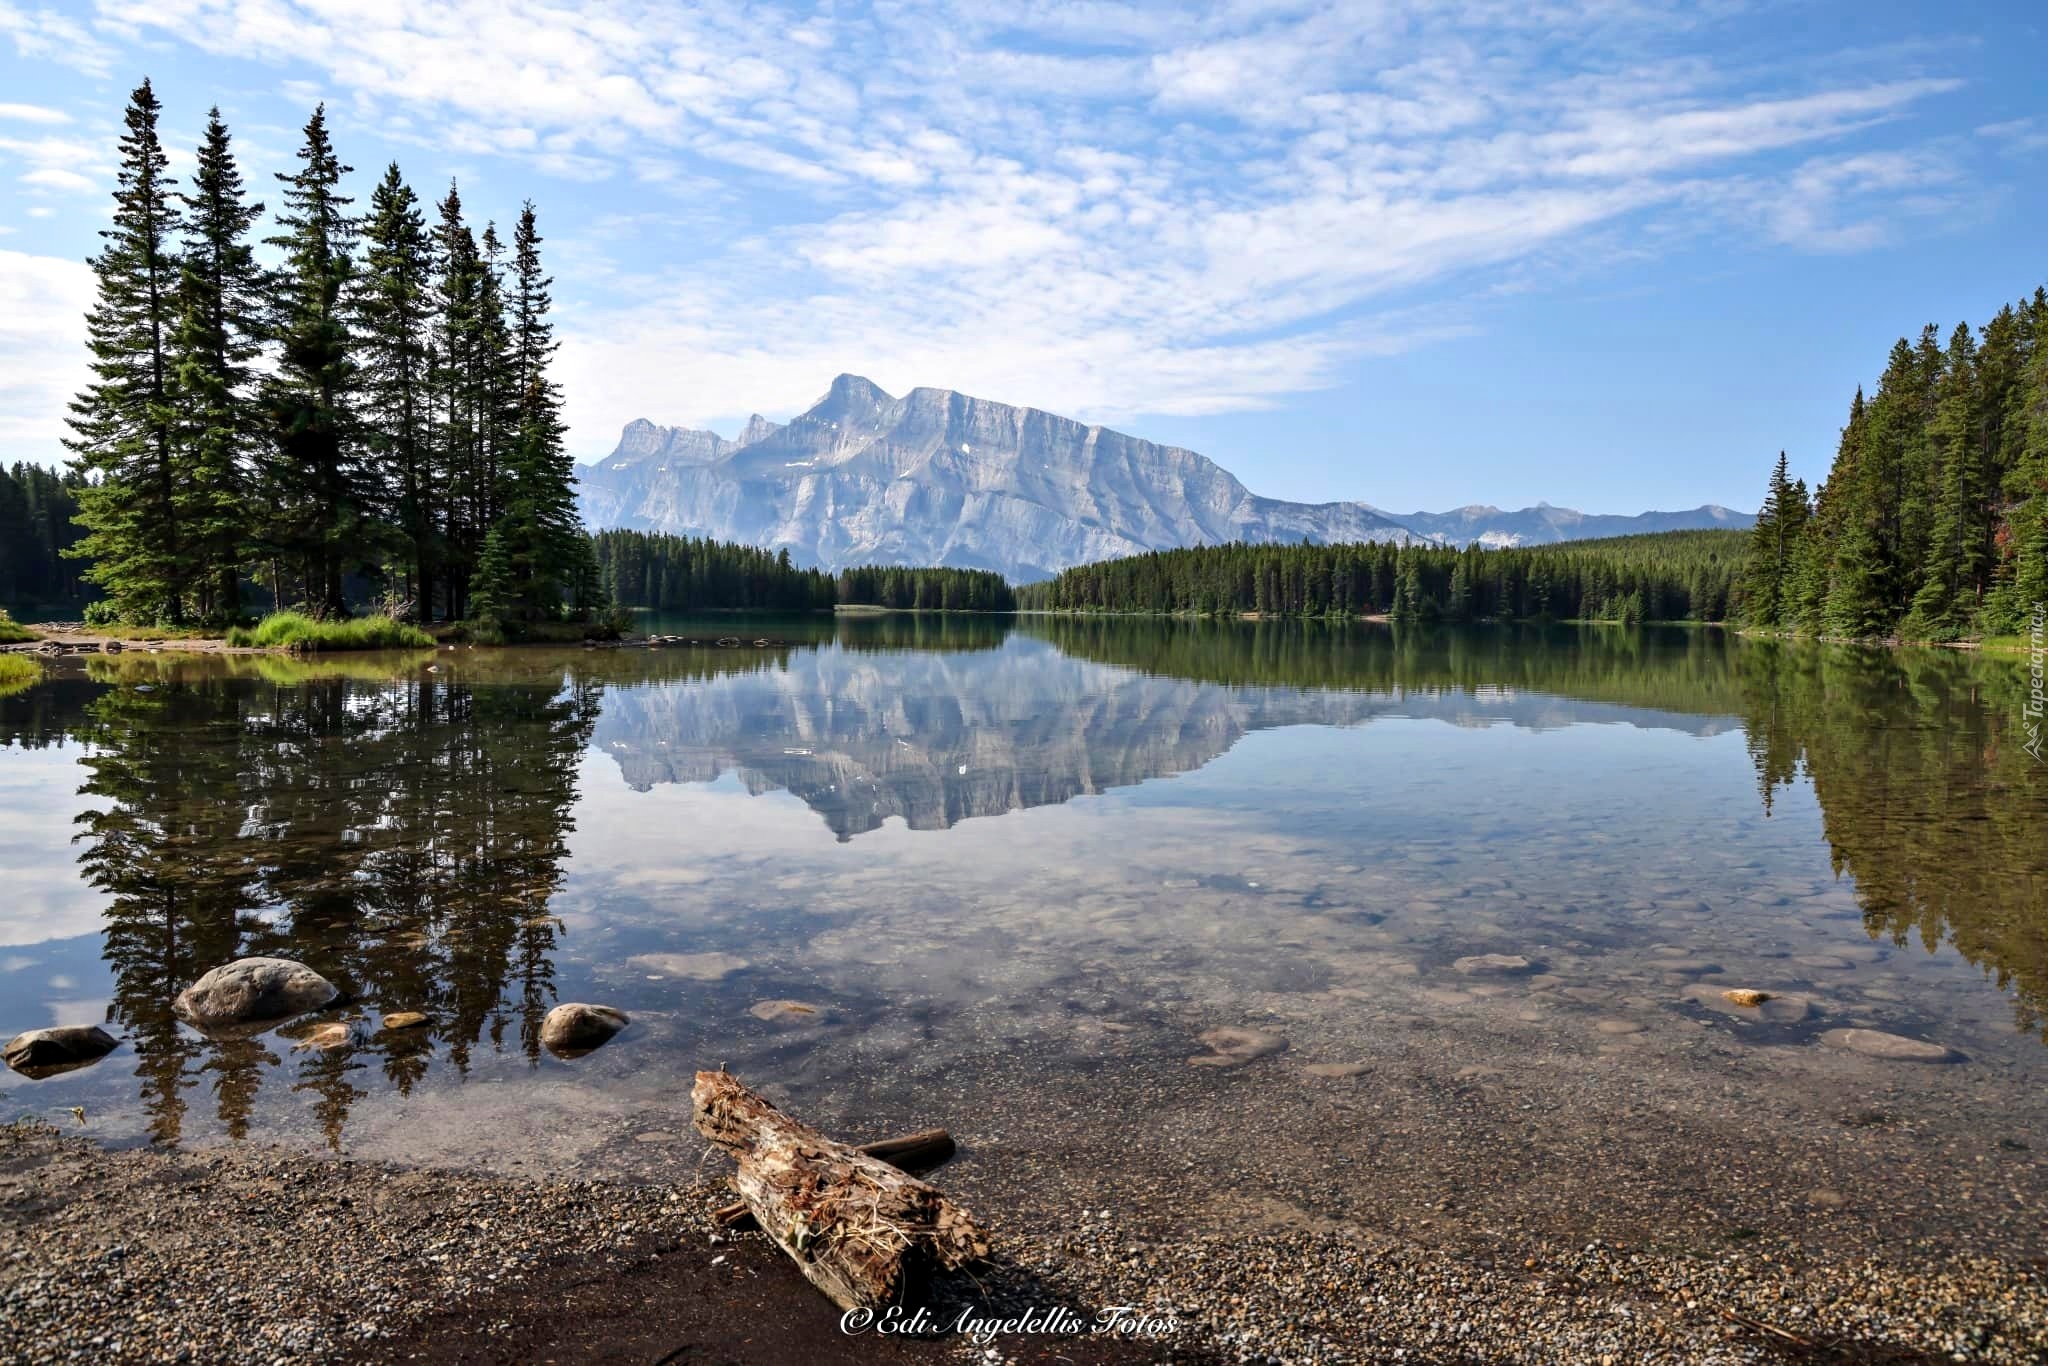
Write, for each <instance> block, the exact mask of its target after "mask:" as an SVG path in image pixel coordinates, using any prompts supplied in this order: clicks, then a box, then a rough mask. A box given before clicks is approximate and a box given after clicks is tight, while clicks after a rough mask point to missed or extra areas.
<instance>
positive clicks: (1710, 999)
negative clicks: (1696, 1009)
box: [1684, 982, 1813, 1024]
mask: <svg viewBox="0 0 2048 1366" xmlns="http://www.w3.org/2000/svg"><path fill="white" fill-rule="evenodd" d="M1684 996H1685V999H1686V1000H1688V1001H1691V1002H1692V1003H1693V1004H1694V1005H1698V1006H1705V1007H1706V1008H1707V1009H1708V1010H1711V1011H1714V1012H1715V1013H1716V1014H1720V1015H1730V1016H1733V1017H1734V1018H1736V1019H1738V1020H1744V1021H1750V1020H1761V1021H1763V1022H1764V1023H1765V1024H1798V1023H1799V1022H1800V1021H1801V1020H1803V1019H1805V1018H1806V1017H1807V1016H1809V1015H1811V1014H1812V1013H1813V1003H1812V1002H1810V1001H1808V1000H1807V999H1806V998H1805V997H1804V996H1776V995H1774V996H1772V997H1771V998H1770V999H1769V1000H1766V1001H1764V1002H1762V1003H1761V1004H1758V1005H1754V1006H1743V1005H1737V1004H1736V1003H1735V1002H1733V1001H1731V1000H1729V999H1728V996H1727V994H1726V993H1725V992H1723V991H1722V990H1721V989H1720V988H1719V987H1710V986H1706V985H1704V984H1702V983H1699V982H1695V983H1693V984H1692V985H1691V986H1689V987H1687V988H1686V989H1685V992H1684Z"/></svg>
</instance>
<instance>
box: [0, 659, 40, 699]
mask: <svg viewBox="0 0 2048 1366" xmlns="http://www.w3.org/2000/svg"><path fill="white" fill-rule="evenodd" d="M42 676H43V666H42V665H40V664H38V663H36V662H35V661H34V660H33V659H30V658H29V657H28V656H26V655H0V697H5V696H7V695H8V694H9V693H17V692H20V691H21V690H22V689H24V688H26V687H28V686H29V685H30V684H32V683H34V682H35V681H36V680H37V679H39V678H41V677H42Z"/></svg>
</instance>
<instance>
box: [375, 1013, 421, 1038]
mask: <svg viewBox="0 0 2048 1366" xmlns="http://www.w3.org/2000/svg"><path fill="white" fill-rule="evenodd" d="M427 1023H428V1020H427V1017H426V1016H425V1015H424V1014H422V1013H421V1012H419V1011H417V1010H394V1011H392V1012H391V1013H390V1014H389V1015H386V1016H385V1017H384V1027H385V1028H386V1029H388V1030H390V1031H391V1032H392V1033H394V1034H395V1033H397V1032H398V1031H399V1030H401V1029H418V1028H420V1027H421V1026H422V1025H425V1024H427Z"/></svg>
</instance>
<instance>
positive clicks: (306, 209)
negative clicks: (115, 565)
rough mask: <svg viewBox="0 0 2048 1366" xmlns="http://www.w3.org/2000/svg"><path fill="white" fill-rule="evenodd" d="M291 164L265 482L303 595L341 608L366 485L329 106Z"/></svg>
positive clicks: (347, 237) (321, 610)
mask: <svg viewBox="0 0 2048 1366" xmlns="http://www.w3.org/2000/svg"><path fill="white" fill-rule="evenodd" d="M299 163H300V164H299V169H298V170H297V171H295V172H293V173H292V174H290V175H285V174H283V173H280V174H279V175H278V180H279V181H280V182H282V183H283V185H284V187H285V188H284V202H285V211H284V213H283V214H281V215H280V216H279V219H278V222H279V225H280V226H281V227H282V228H283V229H284V231H283V232H282V233H281V234H280V235H278V236H277V237H274V238H271V239H269V240H270V242H271V245H273V246H276V247H279V248H280V249H282V251H283V252H284V256H285V264H284V269H283V270H282V271H281V272H280V274H279V275H278V277H277V282H276V286H275V291H276V300H275V303H276V321H275V324H274V326H275V330H276V334H277V337H278V340H279V342H280V352H279V356H278V366H277V371H276V373H275V374H274V375H273V376H272V377H271V380H270V382H269V384H268V385H267V386H266V390H265V406H266V408H267V410H268V413H269V419H270V423H271V435H272V439H273V441H274V442H275V446H276V450H275V454H274V457H273V459H272V461H271V468H270V482H271V486H272V489H273V493H274V498H275V504H276V508H277V515H278V519H279V528H278V529H279V533H280V539H281V541H282V543H283V548H284V549H285V550H286V551H287V552H288V553H291V554H293V555H295V556H296V557H297V558H298V560H299V562H300V564H301V566H302V568H303V574H304V582H303V589H304V592H305V595H306V598H307V605H308V606H309V607H310V608H311V609H312V610H313V612H314V613H315V614H316V615H319V616H322V617H343V616H346V615H348V603H347V601H346V599H345V598H344V597H343V595H342V581H343V577H344V576H345V575H346V574H347V573H348V571H349V570H351V569H352V568H355V567H358V566H359V565H361V564H363V563H364V562H365V561H366V558H367V551H368V538H367V533H368V531H369V530H370V527H369V522H370V514H371V512H372V509H371V507H370V506H368V504H369V497H368V494H369V489H368V488H367V487H366V484H365V480H364V477H363V470H362V465H361V461H360V458H359V454H358V451H357V446H356V439H355V433H354V432H353V431H352V430H351V414H350V411H349V405H350V400H351V398H352V397H353V391H354V389H355V384H356V367H355V361H354V356H353V349H354V348H353V338H352V337H351V335H350V326H349V318H348V316H347V307H348V301H349V284H350V280H351V278H352V275H353V272H354V265H355V260H354V240H355V231H356V225H355V221H354V219H353V218H351V217H350V216H349V213H348V206H349V205H350V204H351V203H352V202H353V201H352V200H350V199H348V198H347V197H345V196H343V195H342V194H340V193H339V186H340V184H341V178H342V176H344V175H346V174H348V173H349V171H350V170H351V169H352V168H350V167H347V166H344V165H342V164H341V161H340V159H339V158H338V157H337V156H336V155H335V152H334V146H333V143H332V142H331V141H330V140H329V138H328V135H327V112H326V106H324V105H322V106H321V107H319V108H317V109H315V110H314V111H313V116H312V118H311V119H309V120H307V123H306V129H305V142H304V144H303V145H302V146H301V147H300V149H299Z"/></svg>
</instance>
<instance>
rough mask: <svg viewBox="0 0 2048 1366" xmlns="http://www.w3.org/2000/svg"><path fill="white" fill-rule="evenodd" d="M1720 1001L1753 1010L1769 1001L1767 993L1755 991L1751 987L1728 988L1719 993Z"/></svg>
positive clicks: (1769, 997)
mask: <svg viewBox="0 0 2048 1366" xmlns="http://www.w3.org/2000/svg"><path fill="white" fill-rule="evenodd" d="M1721 999H1722V1000H1724V1001H1728V1002H1730V1003H1732V1004H1734V1005H1738V1006H1748V1007H1751V1008H1754V1007H1756V1006H1760V1005H1762V1004H1763V1003H1764V1002H1765V1001H1768V1000H1770V999H1771V993H1770V992H1768V991H1757V990H1755V989H1754V988H1751V987H1730V988H1729V989H1728V990H1727V991H1724V992H1722V993H1721Z"/></svg>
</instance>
